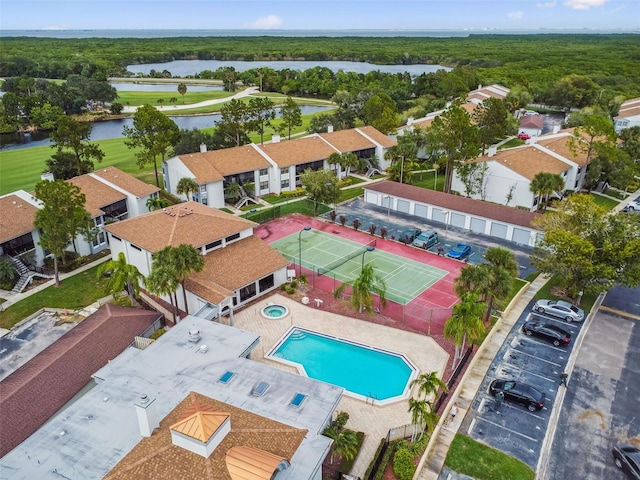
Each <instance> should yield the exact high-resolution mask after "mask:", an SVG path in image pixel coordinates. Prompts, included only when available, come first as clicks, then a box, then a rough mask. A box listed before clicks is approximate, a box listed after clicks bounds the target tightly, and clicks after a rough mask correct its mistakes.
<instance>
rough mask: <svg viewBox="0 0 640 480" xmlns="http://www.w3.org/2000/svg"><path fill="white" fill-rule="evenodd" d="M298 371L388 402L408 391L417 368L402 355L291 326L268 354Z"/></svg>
mask: <svg viewBox="0 0 640 480" xmlns="http://www.w3.org/2000/svg"><path fill="white" fill-rule="evenodd" d="M267 357H268V358H271V359H273V360H276V361H279V362H283V363H287V364H291V365H294V366H295V367H296V368H297V369H298V370H299V371H300V373H302V374H304V375H306V376H308V377H311V378H315V379H316V380H321V381H323V382H327V383H331V384H333V385H338V386H340V387H344V389H345V390H347V394H348V395H351V396H355V397H358V398H361V399H364V400H371V401H378V402H380V403H381V402H385V403H387V402H390V401H396V400H401V399H404V398H406V397H407V396H408V394H409V390H410V388H409V383H410V382H411V380H412V379H413V378H415V376H416V374H417V368H416V367H415V366H414V365H413V364H412V363H411V362H410V361H409V359H407V358H406V357H404V356H403V355H401V354H399V353H395V352H390V351H387V350H381V349H377V348H375V347H371V346H368V345H362V344H358V343H356V342H353V341H349V340H345V339H341V338H337V337H332V336H329V335H325V334H322V333H318V332H313V331H311V330H307V329H303V328H300V327H292V328H291V329H289V331H288V332H287V333H285V335H284V336H283V337H282V339H281V340H280V341H279V342H278V343H277V344H276V345H275V346H274V347H273V348H272V349H271V351H270V352H269V353H268V354H267Z"/></svg>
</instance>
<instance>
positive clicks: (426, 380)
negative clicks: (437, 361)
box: [411, 372, 449, 399]
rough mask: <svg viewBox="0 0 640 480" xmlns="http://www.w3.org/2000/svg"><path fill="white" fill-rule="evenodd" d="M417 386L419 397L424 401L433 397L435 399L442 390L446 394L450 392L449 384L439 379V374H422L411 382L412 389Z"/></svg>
mask: <svg viewBox="0 0 640 480" xmlns="http://www.w3.org/2000/svg"><path fill="white" fill-rule="evenodd" d="M416 385H417V386H418V395H419V396H421V397H422V398H424V399H427V398H428V397H430V396H431V395H434V397H435V395H436V394H437V393H438V390H440V389H442V391H443V392H445V393H446V392H448V391H449V387H447V384H446V383H444V382H443V381H442V380H440V378H438V372H429V373H423V374H421V375H420V376H419V377H417V378H415V379H414V380H413V381H412V382H411V387H414V386H416Z"/></svg>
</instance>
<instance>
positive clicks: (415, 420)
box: [409, 398, 439, 441]
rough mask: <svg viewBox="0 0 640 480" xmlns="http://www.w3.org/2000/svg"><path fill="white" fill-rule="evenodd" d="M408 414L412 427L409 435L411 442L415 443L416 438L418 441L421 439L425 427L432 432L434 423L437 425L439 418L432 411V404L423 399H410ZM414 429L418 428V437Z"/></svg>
mask: <svg viewBox="0 0 640 480" xmlns="http://www.w3.org/2000/svg"><path fill="white" fill-rule="evenodd" d="M409 413H410V414H411V423H412V424H413V425H414V430H413V433H412V435H411V438H412V441H415V440H416V437H417V439H418V440H420V439H421V438H422V435H423V434H424V429H425V425H426V426H427V427H428V430H429V431H432V430H433V428H434V426H435V425H436V423H438V418H439V417H438V413H437V412H435V411H434V409H433V403H432V402H430V401H428V400H425V399H424V398H420V399H415V398H410V399H409ZM416 427H418V430H419V432H420V435H417V433H418V432H417V431H416Z"/></svg>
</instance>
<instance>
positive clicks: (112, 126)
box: [0, 105, 332, 151]
mask: <svg viewBox="0 0 640 480" xmlns="http://www.w3.org/2000/svg"><path fill="white" fill-rule="evenodd" d="M331 108H332V107H330V106H319V105H301V106H300V110H301V112H302V114H303V115H304V114H309V113H317V112H322V111H325V110H329V109H331ZM276 117H280V109H279V108H276ZM169 118H171V120H173V121H174V122H176V125H178V127H180V128H181V129H184V130H191V129H192V128H197V129H199V130H201V129H203V128H212V127H214V126H215V123H216V122H217V121H218V120H220V114H219V113H214V114H207V115H192V116H171V115H169ZM125 125H126V126H127V127H133V119H132V118H124V119H120V120H108V121H106V122H96V123H94V124H93V125H92V127H91V137H90V140H106V139H109V138H121V137H122V127H124V126H125ZM0 145H1V149H2V150H3V151H7V150H18V149H21V148H31V147H42V146H46V145H51V141H50V140H49V135H48V134H47V133H42V132H34V133H27V134H22V135H18V134H2V135H0Z"/></svg>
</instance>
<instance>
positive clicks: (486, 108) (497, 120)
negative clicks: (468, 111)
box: [472, 97, 517, 155]
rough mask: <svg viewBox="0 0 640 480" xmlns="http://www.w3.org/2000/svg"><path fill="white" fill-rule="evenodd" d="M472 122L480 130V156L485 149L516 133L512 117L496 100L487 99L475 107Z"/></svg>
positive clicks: (503, 105)
mask: <svg viewBox="0 0 640 480" xmlns="http://www.w3.org/2000/svg"><path fill="white" fill-rule="evenodd" d="M472 118H473V121H474V122H475V124H476V125H477V126H478V127H479V129H480V142H481V143H482V154H483V155H484V151H485V149H486V148H487V147H488V146H489V145H492V144H494V143H496V142H497V141H498V140H500V139H501V138H504V137H506V136H507V135H508V134H513V133H516V132H517V126H516V124H515V123H514V118H513V116H512V115H511V114H510V113H509V110H507V107H506V105H505V102H504V101H503V100H500V99H498V98H493V97H491V98H487V99H486V100H485V101H484V102H482V103H481V104H480V105H478V106H477V107H476V109H475V110H474V112H473V115H472Z"/></svg>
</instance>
